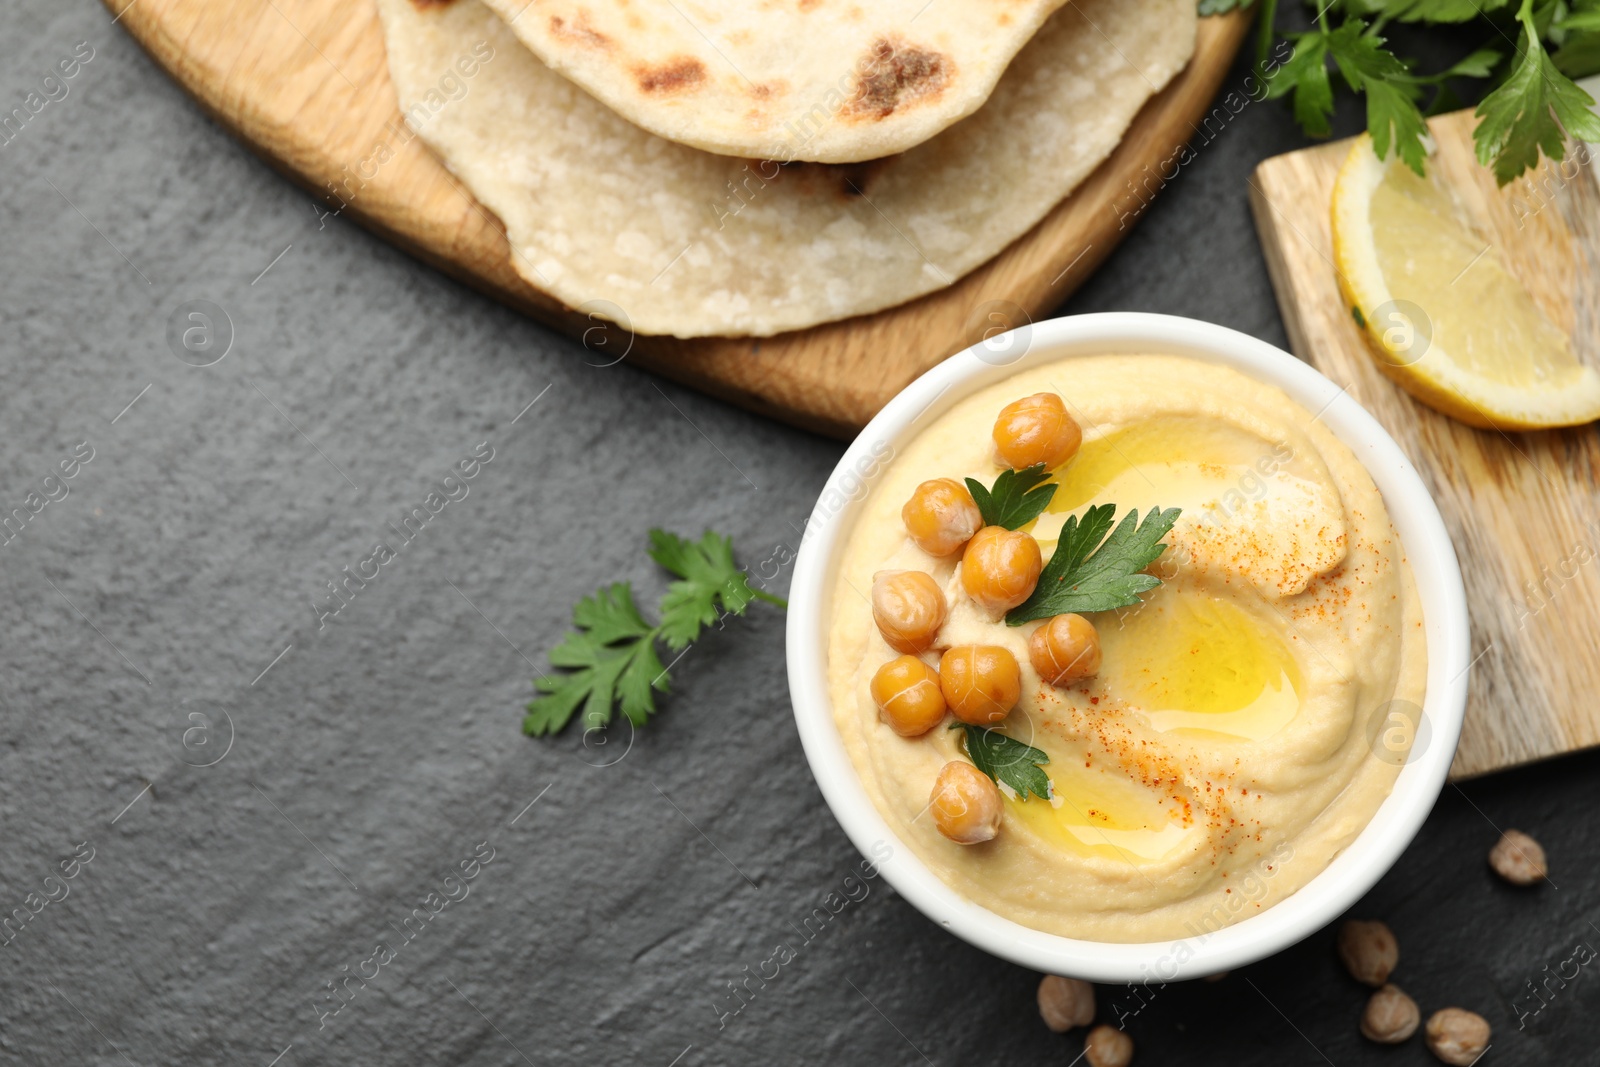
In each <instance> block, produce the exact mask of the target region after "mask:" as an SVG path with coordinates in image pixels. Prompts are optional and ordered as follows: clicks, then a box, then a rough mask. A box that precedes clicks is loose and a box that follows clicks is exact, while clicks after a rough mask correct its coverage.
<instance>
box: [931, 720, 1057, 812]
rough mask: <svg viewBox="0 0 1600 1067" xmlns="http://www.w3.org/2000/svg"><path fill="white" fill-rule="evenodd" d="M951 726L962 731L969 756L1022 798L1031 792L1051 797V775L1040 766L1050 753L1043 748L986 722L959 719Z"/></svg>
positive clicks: (986, 772) (980, 768)
mask: <svg viewBox="0 0 1600 1067" xmlns="http://www.w3.org/2000/svg"><path fill="white" fill-rule="evenodd" d="M950 729H952V730H961V731H963V734H962V738H961V739H962V742H963V743H964V745H965V747H966V750H967V756H968V757H970V758H971V760H972V765H973V766H974V767H976V768H978V770H980V771H982V772H983V773H984V774H987V775H988V776H989V777H990V778H993V779H994V780H995V781H996V782H1000V783H1003V784H1005V785H1007V786H1009V787H1010V788H1011V790H1012V791H1013V792H1015V793H1016V794H1017V796H1018V797H1019V798H1020V799H1022V800H1027V799H1028V794H1029V793H1032V794H1034V795H1035V796H1038V797H1039V798H1041V799H1043V800H1049V799H1050V793H1051V784H1050V776H1049V775H1048V774H1046V773H1044V771H1043V770H1041V769H1040V767H1041V765H1043V764H1046V763H1049V762H1050V757H1049V756H1047V755H1045V753H1044V751H1043V750H1042V749H1037V748H1034V747H1033V746H1032V745H1027V744H1023V743H1022V742H1021V741H1018V740H1017V739H1016V738H1014V737H1007V736H1006V735H1005V734H1003V733H1001V732H1000V731H999V730H990V729H988V728H987V727H983V726H971V725H968V724H967V723H964V722H958V723H956V724H955V725H953V726H951V727H950Z"/></svg>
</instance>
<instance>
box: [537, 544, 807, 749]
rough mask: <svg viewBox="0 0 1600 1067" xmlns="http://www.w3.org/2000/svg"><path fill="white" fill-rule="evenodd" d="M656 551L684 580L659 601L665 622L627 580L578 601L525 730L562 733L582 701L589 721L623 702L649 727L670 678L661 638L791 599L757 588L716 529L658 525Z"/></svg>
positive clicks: (684, 640)
mask: <svg viewBox="0 0 1600 1067" xmlns="http://www.w3.org/2000/svg"><path fill="white" fill-rule="evenodd" d="M650 558H651V559H653V560H655V561H656V562H657V563H658V564H660V565H661V566H662V567H663V568H665V569H666V570H667V571H669V572H670V573H672V574H674V575H676V576H677V577H678V579H679V580H678V581H675V582H673V583H672V584H671V585H669V586H668V587H667V591H666V593H665V594H663V595H662V597H661V601H660V603H659V604H658V605H657V608H656V614H657V617H658V618H659V619H660V620H661V621H660V622H658V623H657V624H656V625H654V626H651V625H650V624H649V623H648V622H646V621H645V618H644V616H643V615H641V614H640V613H639V608H638V606H637V605H636V604H635V603H634V601H633V588H632V587H631V586H630V585H629V584H628V583H627V582H617V583H615V584H613V585H608V586H605V587H603V588H602V589H600V590H599V592H597V593H595V594H594V596H587V597H584V598H583V599H582V600H580V601H578V603H577V605H576V606H575V607H574V608H573V609H572V622H573V625H574V626H576V627H577V630H576V631H575V632H572V633H569V634H567V635H566V637H565V639H563V640H562V642H561V643H560V644H559V645H557V646H556V647H555V648H553V649H551V650H550V662H551V663H552V664H553V665H555V666H557V667H560V668H562V671H561V673H558V674H547V675H544V676H543V677H541V678H539V679H538V681H536V682H535V683H534V685H535V687H536V688H537V689H538V690H539V695H538V696H536V697H534V699H533V700H532V701H531V702H529V704H528V714H527V717H525V718H524V719H523V720H522V729H523V732H524V733H527V734H530V735H532V736H535V737H537V736H539V735H541V734H553V733H556V732H558V731H560V730H561V729H562V728H563V727H565V726H566V725H567V723H568V721H570V720H571V718H572V716H573V715H574V714H575V713H576V712H577V710H578V709H579V708H580V707H581V708H583V721H584V725H585V726H589V727H594V726H601V725H604V724H605V723H608V722H610V721H611V717H612V714H613V713H614V710H615V709H616V708H617V707H619V706H620V708H621V709H622V714H623V715H625V716H627V718H628V721H629V722H631V723H633V725H635V726H643V725H644V724H645V722H646V721H648V719H649V718H650V716H651V715H653V714H655V711H656V701H655V694H656V693H665V692H666V691H667V685H668V682H669V681H670V677H669V674H668V668H667V667H665V666H663V665H662V663H661V657H660V656H659V655H658V654H657V652H656V642H657V641H661V642H662V643H664V644H665V645H666V646H667V647H668V648H669V649H671V650H672V651H674V652H678V651H681V650H683V649H684V648H687V647H688V646H689V644H690V643H691V642H693V641H694V640H695V639H696V638H698V637H699V636H700V631H701V629H702V628H704V627H706V626H710V625H711V624H712V623H715V622H717V621H718V620H719V619H721V618H723V617H725V616H727V615H730V614H731V615H743V614H744V613H745V609H746V608H748V607H749V606H750V603H751V602H752V601H754V600H765V601H766V602H768V603H769V604H775V605H777V606H778V607H780V608H787V607H788V606H789V605H788V602H787V601H785V600H784V599H783V598H782V597H777V596H773V595H772V594H771V593H768V592H766V591H765V590H762V589H756V588H754V587H752V586H751V585H750V582H749V580H748V578H746V576H745V573H744V571H743V570H741V569H740V567H739V565H738V564H737V563H736V562H735V561H734V558H733V541H732V539H731V538H727V537H723V536H721V535H720V534H717V533H713V532H712V531H710V530H707V531H706V532H705V534H704V535H703V536H702V537H701V538H700V540H698V541H690V540H687V539H685V538H682V537H679V536H678V535H677V534H673V533H668V532H667V531H665V530H651V531H650Z"/></svg>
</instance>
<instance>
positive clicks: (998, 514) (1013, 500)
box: [967, 463, 1056, 530]
mask: <svg viewBox="0 0 1600 1067" xmlns="http://www.w3.org/2000/svg"><path fill="white" fill-rule="evenodd" d="M1048 477H1050V475H1049V474H1047V473H1046V472H1045V469H1044V464H1043V463H1035V464H1034V465H1033V466H1031V467H1025V468H1023V469H1022V470H1020V471H1010V470H1008V471H1001V472H1000V477H998V478H996V479H995V480H994V488H993V489H985V488H984V487H983V483H982V482H980V481H978V480H977V479H976V478H968V479H967V489H968V491H969V492H971V493H972V499H973V500H974V501H975V502H976V503H977V505H978V511H979V512H980V513H981V514H982V515H983V523H984V525H985V526H1004V527H1005V528H1006V529H1008V530H1020V529H1022V528H1023V527H1024V526H1026V525H1028V523H1030V522H1032V521H1033V520H1034V519H1037V518H1038V517H1039V515H1040V514H1041V513H1042V512H1043V511H1044V509H1045V508H1046V507H1048V506H1049V504H1050V498H1051V497H1053V496H1055V495H1056V486H1055V483H1053V482H1052V483H1051V484H1049V485H1040V484H1039V483H1040V482H1042V481H1044V480H1045V479H1046V478H1048Z"/></svg>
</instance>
